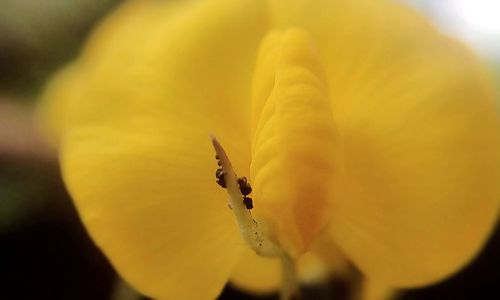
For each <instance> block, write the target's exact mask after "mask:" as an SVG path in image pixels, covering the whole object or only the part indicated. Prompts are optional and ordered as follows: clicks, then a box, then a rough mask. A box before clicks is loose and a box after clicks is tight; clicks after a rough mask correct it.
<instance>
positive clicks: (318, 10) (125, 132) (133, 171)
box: [43, 0, 500, 299]
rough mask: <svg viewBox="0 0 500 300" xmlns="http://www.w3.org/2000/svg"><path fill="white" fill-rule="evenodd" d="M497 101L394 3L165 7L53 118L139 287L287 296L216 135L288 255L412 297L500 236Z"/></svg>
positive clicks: (92, 61)
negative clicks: (245, 229) (256, 241)
mask: <svg viewBox="0 0 500 300" xmlns="http://www.w3.org/2000/svg"><path fill="white" fill-rule="evenodd" d="M492 95H493V92H492V90H491V87H490V85H489V82H488V77H487V76H486V75H485V74H484V72H483V70H482V68H481V66H480V64H479V63H478V62H477V61H476V59H475V58H474V57H473V55H471V54H470V53H469V51H468V50H467V49H466V48H465V47H464V46H462V45H461V44H459V43H457V42H455V41H453V40H451V39H449V38H447V37H445V36H443V35H441V34H440V33H439V32H438V31H437V30H436V29H434V28H433V27H432V26H430V25H429V24H427V22H426V21H425V19H424V18H423V17H421V16H419V15H418V14H416V13H414V12H413V11H411V10H409V9H407V8H404V7H402V6H401V5H400V4H397V3H393V2H390V1H383V0H382V1H371V0H349V1H347V0H344V1H341V0H332V1H327V0H324V1H323V0H317V1H306V0H268V1H263V0H232V1H227V0H212V1H208V0H204V1H203V0H200V1H153V0H151V1H131V2H129V3H127V4H125V5H124V6H123V7H121V8H120V9H119V10H118V11H117V12H116V13H114V14H113V15H112V16H111V17H110V18H108V19H107V20H106V21H105V22H104V23H103V24H102V25H101V26H100V28H99V29H98V30H97V32H96V33H95V34H94V35H93V36H92V38H91V39H90V41H89V43H88V45H87V47H86V48H85V49H84V51H83V53H82V54H81V55H80V57H79V58H78V59H77V60H76V61H75V62H74V63H73V64H72V65H71V66H69V67H67V68H66V69H65V70H64V71H63V72H62V73H60V75H58V76H57V77H56V78H55V79H54V80H53V81H52V83H51V84H50V85H49V87H48V89H47V91H46V94H45V96H44V98H45V99H44V107H43V109H45V110H46V112H47V115H49V116H50V119H49V123H50V124H49V125H48V126H50V127H51V128H52V130H53V132H55V133H56V134H55V136H56V139H57V140H58V143H59V147H60V155H61V162H62V169H63V175H64V179H65V181H66V184H67V186H68V188H69V190H70V193H71V195H72V197H73V198H74V200H75V202H76V205H77V208H78V211H79V213H80V215H81V218H82V220H83V222H84V223H85V225H86V226H87V228H88V230H89V232H90V234H91V236H92V237H93V238H94V240H95V241H96V243H97V245H99V246H100V247H101V248H102V249H103V251H104V252H105V253H106V254H107V255H108V257H109V258H110V260H111V262H112V263H113V265H114V266H115V267H116V268H117V270H118V271H119V272H120V273H121V274H122V275H123V276H124V278H126V280H128V281H129V282H130V283H131V284H132V285H134V286H135V287H136V288H138V289H139V290H141V291H142V292H144V293H146V294H147V295H149V296H152V297H155V298H161V299H213V298H215V297H216V296H217V295H218V294H219V293H220V291H221V289H222V287H223V286H224V284H225V283H226V282H227V281H228V279H229V278H232V280H233V281H234V282H235V283H236V284H238V285H240V286H243V287H244V288H247V289H252V288H255V289H268V288H272V286H273V285H274V284H275V283H271V284H268V283H269V282H270V281H273V280H275V279H273V278H275V277H276V276H277V274H276V273H277V271H276V270H275V268H277V267H278V265H276V264H275V263H274V261H271V262H268V261H263V260H264V259H263V258H259V257H257V256H256V255H255V254H254V253H253V252H252V251H250V250H249V248H248V247H247V245H246V244H245V242H244V241H243V240H242V239H241V237H240V233H239V232H238V224H237V223H236V221H235V218H234V216H233V215H232V211H231V210H230V209H228V208H227V206H226V204H225V199H227V194H226V191H225V190H223V189H221V188H220V187H218V186H217V185H216V184H215V182H214V181H215V178H214V171H215V168H216V165H215V160H214V157H213V156H214V152H213V148H212V145H211V144H210V139H209V136H210V134H211V133H215V134H217V137H218V139H219V141H220V142H221V144H222V145H223V146H224V147H225V150H226V152H227V154H228V156H229V158H230V159H231V162H232V165H233V167H234V170H235V171H236V172H237V173H238V174H239V175H240V176H249V181H250V183H251V184H252V186H253V190H254V191H253V193H252V194H251V197H252V198H253V199H254V206H255V207H254V208H253V209H252V211H251V213H252V216H253V218H255V220H256V221H257V224H258V226H259V230H260V231H259V232H261V233H262V234H263V236H264V237H265V238H266V239H267V240H269V241H272V243H275V245H276V247H277V248H279V249H281V250H282V251H283V252H284V253H286V255H288V256H289V257H291V258H292V259H298V258H299V257H301V255H302V254H303V253H305V252H307V251H309V250H310V249H311V248H312V247H313V245H314V244H315V243H320V244H322V245H323V246H321V247H322V251H323V253H327V254H328V253H329V252H330V251H329V250H328V249H330V248H328V247H334V248H335V249H333V248H331V249H332V251H334V250H335V251H336V252H335V253H343V255H340V254H339V260H340V259H342V256H345V258H346V259H348V260H350V261H352V262H353V263H354V264H355V265H356V266H357V267H358V268H359V269H360V270H361V271H362V272H363V273H364V274H365V275H366V276H367V277H368V278H371V279H373V280H375V281H377V282H381V283H383V284H384V285H387V286H393V287H412V286H418V285H423V284H428V283H431V282H435V281H437V280H441V279H443V278H445V277H446V276H448V275H450V274H452V273H454V272H456V271H457V270H459V269H460V268H461V267H462V266H464V265H465V264H466V263H467V262H468V261H470V260H471V259H472V258H473V257H474V255H475V254H476V253H477V252H478V250H479V249H480V248H481V246H482V244H483V243H484V241H485V239H486V238H487V236H488V234H489V232H490V231H491V229H492V226H493V224H494V222H495V220H496V217H497V213H498V208H499V199H500V188H499V186H498V182H499V181H500V134H499V132H500V130H499V124H498V123H499V122H498V117H497V115H496V114H495V109H494V105H493V96H492ZM231 180H232V179H231ZM240 225H241V223H240ZM320 237H321V238H320ZM325 237H326V238H325ZM321 239H325V240H328V241H329V242H326V243H325V242H324V241H323V242H322V241H321ZM325 244H330V245H333V246H326V250H325ZM321 247H320V248H321ZM337 247H338V249H337ZM264 252H265V251H264ZM264 254H269V253H264ZM333 260H335V259H333ZM259 266H261V267H259ZM253 268H256V270H254V269H253ZM266 268H269V271H267V269H266ZM257 275H259V276H264V277H263V278H259V276H257ZM268 280H269V282H268Z"/></svg>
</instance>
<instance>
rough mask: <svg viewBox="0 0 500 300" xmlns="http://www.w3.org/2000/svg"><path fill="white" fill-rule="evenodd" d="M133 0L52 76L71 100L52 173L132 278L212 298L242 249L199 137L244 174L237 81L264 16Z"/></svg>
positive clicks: (243, 79) (224, 7)
mask: <svg viewBox="0 0 500 300" xmlns="http://www.w3.org/2000/svg"><path fill="white" fill-rule="evenodd" d="M139 2H140V1H137V2H133V3H131V4H129V5H127V6H125V7H123V8H121V9H120V10H119V11H118V12H117V13H116V14H115V15H114V16H113V17H112V18H111V19H110V20H109V21H106V22H105V23H104V24H103V27H102V30H98V31H97V33H96V34H95V35H94V36H93V38H92V39H91V42H90V44H89V46H88V47H87V48H86V49H85V51H84V52H83V54H82V56H81V57H80V58H79V59H78V61H77V62H76V63H75V65H74V69H73V70H72V71H76V72H78V76H66V77H64V75H63V77H62V78H61V79H60V80H58V82H56V83H54V89H55V90H56V91H54V94H57V95H58V97H61V99H65V100H66V101H68V103H71V105H70V107H68V109H67V110H66V111H65V112H66V113H67V115H68V117H67V118H66V119H67V120H68V121H67V122H66V124H65V126H64V127H65V128H63V130H62V131H63V132H64V133H63V134H62V146H61V157H62V165H63V172H64V179H65V181H66V183H67V185H68V187H69V191H70V193H71V195H72V197H73V198H74V200H75V202H76V205H77V208H78V211H79V213H80V215H81V218H82V220H83V222H84V223H85V225H86V226H87V228H88V230H89V232H90V234H91V236H92V237H93V238H94V240H95V241H96V243H97V245H98V246H99V247H101V248H102V250H103V251H104V253H105V254H106V255H107V256H108V257H109V258H110V260H111V262H112V263H113V265H114V266H115V267H116V268H117V270H118V271H119V272H120V274H121V275H123V276H124V278H125V279H126V280H127V281H129V282H130V283H131V284H132V285H133V286H134V287H136V288H137V289H139V290H140V291H141V292H143V293H145V294H147V295H149V296H151V297H154V298H159V299H214V298H215V297H216V296H217V295H218V294H219V292H220V291H221V289H222V288H223V286H224V285H225V283H226V282H227V280H228V279H229V275H230V273H231V270H232V268H233V266H234V265H235V264H236V262H237V259H238V254H239V253H240V251H241V250H242V248H243V247H245V246H244V244H243V242H242V240H241V238H240V236H239V232H238V229H237V228H238V227H237V224H236V222H235V220H234V218H233V217H232V215H231V212H230V210H229V209H228V207H227V202H226V197H227V196H226V194H225V192H224V191H223V189H222V188H220V187H219V186H217V184H216V183H215V175H214V173H215V169H216V168H217V164H216V161H215V159H214V153H213V149H212V146H211V145H210V138H209V136H210V133H212V132H216V133H217V135H218V136H219V138H220V140H221V141H222V142H223V143H224V145H225V147H226V149H227V150H228V152H229V153H230V155H231V158H232V159H233V164H234V165H235V166H237V169H238V171H241V173H242V174H245V172H246V173H247V174H248V169H249V162H250V159H249V153H250V139H249V122H250V118H249V115H250V100H249V98H250V92H249V91H250V85H249V82H250V81H251V76H252V64H253V62H254V61H255V56H256V51H257V47H258V43H259V42H260V39H261V36H262V31H263V28H262V27H263V26H264V25H265V18H264V15H265V14H264V11H263V7H262V5H261V4H259V3H256V2H254V1H251V0H248V1H231V3H227V2H226V1H189V2H168V1H144V2H141V3H139ZM259 20H261V21H262V22H260V23H261V24H262V25H261V26H259V25H256V24H255V22H257V23H259ZM241 32H245V35H241ZM58 86H59V90H58V91H57V89H58ZM67 86H74V87H75V89H77V90H78V93H73V92H66V91H65V90H66V89H65V87H67ZM58 93H59V94H58Z"/></svg>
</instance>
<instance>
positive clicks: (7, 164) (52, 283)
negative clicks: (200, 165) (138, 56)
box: [0, 0, 500, 300]
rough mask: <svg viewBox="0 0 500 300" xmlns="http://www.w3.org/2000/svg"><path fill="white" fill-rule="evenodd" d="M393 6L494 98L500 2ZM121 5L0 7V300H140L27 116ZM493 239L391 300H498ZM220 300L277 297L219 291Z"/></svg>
mask: <svg viewBox="0 0 500 300" xmlns="http://www.w3.org/2000/svg"><path fill="white" fill-rule="evenodd" d="M157 1H169V0H157ZM171 1H172V0H171ZM228 1H231V0H228ZM346 1H349V0H346ZM374 1H377V0H374ZM395 1H398V0H395ZM399 1H403V2H406V3H408V4H409V5H412V6H415V7H417V9H419V10H421V11H423V12H424V13H425V14H426V15H427V16H429V19H430V20H432V22H434V23H435V24H436V25H437V26H439V28H441V30H442V31H443V32H444V33H445V34H449V35H452V36H455V37H456V38H459V39H461V40H463V41H464V42H465V43H467V44H468V45H470V47H471V48H473V49H474V51H476V52H477V53H478V54H479V55H481V57H482V58H483V59H484V61H485V63H486V64H487V65H488V67H489V68H490V69H491V70H493V72H494V73H496V82H497V90H499V91H500V0H399ZM120 2H121V1H119V0H72V1H68V0H45V1H40V0H0V278H4V279H3V280H0V299H72V300H79V299H82V300H84V299H85V300H86V299H97V300H99V299H103V300H104V299H114V300H120V299H137V298H139V296H138V295H137V294H136V293H135V292H134V291H133V290H132V289H131V288H130V287H128V286H127V285H126V284H124V283H123V282H121V281H120V280H119V279H118V278H117V275H116V273H115V272H114V270H113V269H112V267H111V266H110V264H109V262H108V261H107V260H106V258H105V257H104V256H103V255H102V253H101V252H100V251H99V250H98V249H97V248H96V246H95V245H94V244H93V243H92V241H91V240H90V239H89V237H88V235H87V233H86V231H85V230H84V228H83V226H82V224H81V223H80V221H79V219H78V216H77V213H76V211H75V208H74V206H73V204H72V202H71V200H70V198H69V196H68V195H67V193H66V191H65V189H64V185H63V183H62V180H61V178H60V175H59V169H58V165H57V156H56V153H55V152H54V150H53V149H50V147H48V146H47V145H45V144H44V143H43V142H42V141H41V138H40V137H39V135H38V133H37V131H36V128H35V126H34V121H33V117H32V116H33V109H34V103H35V100H36V98H37V96H38V94H39V93H40V90H41V88H42V86H43V84H44V83H45V82H46V80H47V79H48V78H49V77H50V75H51V74H53V72H54V71H55V70H57V69H58V68H59V67H60V66H61V65H63V64H64V63H66V62H68V61H70V60H71V59H72V58H73V57H75V56H76V55H77V54H78V51H79V49H80V47H81V45H82V43H83V41H84V40H85V38H86V37H87V36H88V34H89V32H90V31H91V29H92V28H93V27H94V26H95V24H96V23H97V22H98V21H99V20H100V19H101V18H102V17H103V16H104V15H106V14H107V13H108V12H109V11H110V10H111V9H112V8H113V7H114V6H115V5H117V4H119V3H120ZM499 95H500V93H499ZM498 231H499V230H497V233H496V234H495V236H494V237H493V238H492V239H491V240H490V242H489V244H488V246H487V247H486V248H485V249H484V250H483V252H482V253H481V255H480V257H479V258H478V259H477V260H476V261H475V262H474V263H473V264H471V265H470V266H469V267H467V268H466V269H465V270H464V271H463V272H460V273H459V274H457V275H456V276H454V277H453V278H451V279H450V280H448V281H446V282H442V283H439V284H436V285H435V286H432V287H428V288H425V289H420V290H413V291H405V292H404V293H402V294H401V297H400V299H402V300H412V299H500V273H499V272H500V271H499V270H500V255H498V253H500V252H499V251H500V234H498ZM345 288H346V287H345V284H342V282H340V283H339V281H335V282H332V285H331V287H330V288H329V290H328V291H323V290H311V291H308V292H309V293H310V294H311V295H313V296H311V299H316V298H315V296H314V295H325V294H326V295H332V294H335V295H337V296H336V298H335V299H336V300H342V299H345V297H346V296H345V295H346V292H345ZM332 291H334V292H332ZM487 293H493V295H495V296H493V298H489V297H486V296H485V295H487ZM485 297H486V298H485ZM220 299H269V300H270V299H277V298H276V297H275V296H269V297H266V298H254V297H250V296H248V295H243V294H241V293H238V292H237V291H235V290H233V289H231V288H230V287H228V288H227V289H226V290H225V291H224V293H223V295H222V296H221V298H220ZM318 299H319V298H318ZM327 299H329V298H327Z"/></svg>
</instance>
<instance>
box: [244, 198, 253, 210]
mask: <svg viewBox="0 0 500 300" xmlns="http://www.w3.org/2000/svg"><path fill="white" fill-rule="evenodd" d="M243 204H245V207H246V208H247V209H252V208H253V200H252V198H250V197H247V196H243Z"/></svg>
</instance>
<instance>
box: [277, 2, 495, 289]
mask: <svg viewBox="0 0 500 300" xmlns="http://www.w3.org/2000/svg"><path fill="white" fill-rule="evenodd" d="M271 3H272V5H271V7H272V8H271V10H272V11H273V13H272V15H273V20H272V22H273V24H275V25H276V26H301V27H303V28H305V29H306V30H308V31H309V32H310V34H311V36H312V37H313V38H314V39H315V41H316V42H317V47H318V49H319V53H320V57H321V58H322V60H323V61H324V64H325V68H326V73H327V78H328V83H329V90H330V98H331V101H332V110H333V116H334V118H335V121H336V126H337V128H338V130H339V132H340V135H341V141H342V146H343V155H344V166H343V167H344V169H345V174H344V175H343V176H342V179H341V180H340V184H339V185H338V186H339V187H341V188H340V189H339V190H337V195H336V197H335V198H334V199H335V203H334V205H333V207H332V223H331V231H332V236H333V238H334V239H335V240H336V242H337V243H338V244H339V246H340V247H341V248H342V250H343V252H344V253H346V254H347V255H348V256H349V257H350V258H351V259H352V260H353V261H354V262H355V263H356V265H357V266H358V267H359V268H360V269H361V270H362V271H363V272H365V273H367V275H368V276H371V277H373V278H375V279H376V280H377V281H381V282H383V283H386V284H392V285H398V286H413V285H421V284H427V283H430V282H433V281H436V280H439V279H442V278H444V277H446V276H448V275H449V274H451V273H453V272H455V271H457V269H459V268H460V267H462V266H463V265H464V264H465V263H467V262H468V261H469V260H470V259H471V258H472V257H473V256H474V254H475V253H477V252H478V250H479V249H480V247H481V245H482V244H483V242H484V240H485V239H486V237H487V236H488V234H489V232H490V230H491V228H492V226H493V224H494V222H495V220H496V218H497V215H498V209H499V199H500V193H499V192H500V188H499V186H498V182H499V181H500V174H499V170H500V159H499V155H500V146H499V139H500V138H499V125H498V116H497V115H495V108H494V106H493V103H492V102H493V101H492V100H493V94H492V91H491V88H490V86H489V82H488V80H487V78H486V76H484V74H483V70H482V69H481V67H480V66H479V63H478V62H477V61H476V60H475V59H474V58H473V56H472V55H471V54H470V53H469V51H468V50H466V49H465V47H464V46H462V45H461V44H459V43H457V42H454V41H451V40H450V39H448V38H446V37H444V36H442V35H441V34H440V33H438V32H437V30H435V29H434V28H432V27H431V26H430V25H429V24H428V23H427V22H426V21H425V20H424V19H423V18H422V17H420V16H418V15H417V14H416V13H414V12H413V11H411V10H409V9H407V8H404V7H402V6H401V5H399V4H397V3H392V2H389V1H365V0H359V1H316V2H314V3H313V4H311V2H310V1H305V0H291V1H281V0H277V1H271ZM285 8H287V9H285ZM338 183H339V182H337V184H338Z"/></svg>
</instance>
